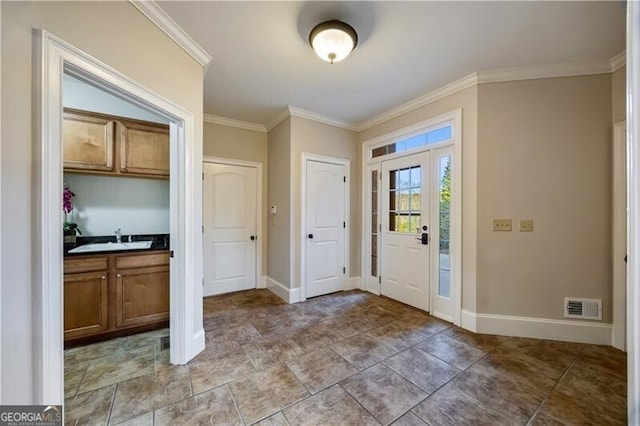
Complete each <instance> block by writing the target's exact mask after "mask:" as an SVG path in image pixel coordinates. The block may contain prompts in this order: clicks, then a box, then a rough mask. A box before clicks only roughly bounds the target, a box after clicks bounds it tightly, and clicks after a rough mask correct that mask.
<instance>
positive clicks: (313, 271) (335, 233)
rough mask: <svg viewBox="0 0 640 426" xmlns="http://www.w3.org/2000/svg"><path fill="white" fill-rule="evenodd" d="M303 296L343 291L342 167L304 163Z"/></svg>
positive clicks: (343, 174)
mask: <svg viewBox="0 0 640 426" xmlns="http://www.w3.org/2000/svg"><path fill="white" fill-rule="evenodd" d="M306 169H307V173H306V192H305V194H306V195H305V196H306V200H305V206H306V230H307V235H306V241H307V245H306V268H305V269H306V297H314V296H319V295H322V294H327V293H333V292H335V291H340V290H344V288H345V277H346V275H345V273H346V269H345V265H346V263H345V250H344V247H345V226H346V224H345V185H346V183H345V181H346V177H345V171H346V167H345V166H344V165H342V164H330V163H324V162H319V161H312V160H307V163H306Z"/></svg>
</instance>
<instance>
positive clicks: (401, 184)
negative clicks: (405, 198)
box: [396, 169, 411, 188]
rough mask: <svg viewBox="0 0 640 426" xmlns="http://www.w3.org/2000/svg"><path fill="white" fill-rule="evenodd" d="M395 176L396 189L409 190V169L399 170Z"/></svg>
mask: <svg viewBox="0 0 640 426" xmlns="http://www.w3.org/2000/svg"><path fill="white" fill-rule="evenodd" d="M396 176H397V179H398V180H397V181H396V188H409V186H411V185H410V183H411V181H410V176H411V175H410V170H409V169H401V170H398V173H397V174H396Z"/></svg>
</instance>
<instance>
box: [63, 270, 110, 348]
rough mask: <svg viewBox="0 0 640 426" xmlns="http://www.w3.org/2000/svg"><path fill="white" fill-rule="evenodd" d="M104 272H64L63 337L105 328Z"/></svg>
mask: <svg viewBox="0 0 640 426" xmlns="http://www.w3.org/2000/svg"><path fill="white" fill-rule="evenodd" d="M107 306H108V305H107V271H106V270H105V271H96V272H87V273H80V274H65V276H64V338H65V339H72V338H76V337H83V336H90V335H92V334H95V333H98V332H100V331H103V330H106V329H107V325H108V324H107Z"/></svg>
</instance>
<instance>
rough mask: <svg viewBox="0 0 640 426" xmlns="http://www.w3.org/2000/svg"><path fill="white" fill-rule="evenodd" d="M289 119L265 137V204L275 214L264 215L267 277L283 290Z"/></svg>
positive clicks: (287, 251)
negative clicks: (267, 237)
mask: <svg viewBox="0 0 640 426" xmlns="http://www.w3.org/2000/svg"><path fill="white" fill-rule="evenodd" d="M290 141H291V119H290V118H286V119H285V120H283V121H282V122H281V123H280V124H278V125H277V126H276V127H274V128H273V129H271V131H269V134H268V162H269V177H268V188H269V190H268V194H269V197H268V204H267V208H269V209H270V208H271V206H274V205H275V206H277V208H278V214H276V215H271V214H269V216H268V223H269V226H268V229H269V231H268V235H269V240H268V250H267V276H269V277H270V278H272V279H274V280H276V281H277V282H279V283H280V284H282V285H284V286H285V287H290V282H291V274H290V271H291V264H292V262H291V259H292V256H291V254H292V253H291V244H290V241H291V142H290Z"/></svg>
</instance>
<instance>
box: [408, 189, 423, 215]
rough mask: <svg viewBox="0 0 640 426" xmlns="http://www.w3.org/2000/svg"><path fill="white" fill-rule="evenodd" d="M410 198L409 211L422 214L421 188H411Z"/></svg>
mask: <svg viewBox="0 0 640 426" xmlns="http://www.w3.org/2000/svg"><path fill="white" fill-rule="evenodd" d="M410 191H411V195H410V197H409V210H411V211H412V212H416V213H417V214H420V206H421V204H420V195H421V194H420V188H411V190H410Z"/></svg>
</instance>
